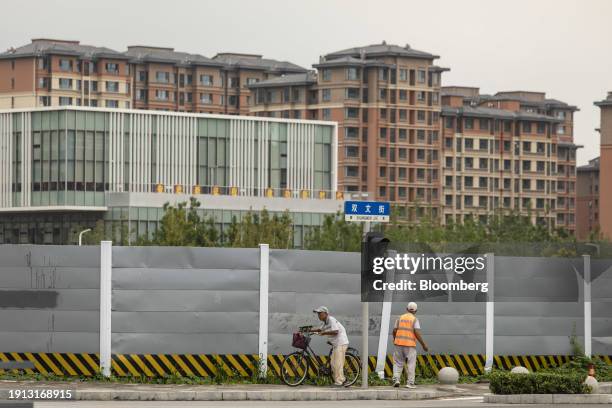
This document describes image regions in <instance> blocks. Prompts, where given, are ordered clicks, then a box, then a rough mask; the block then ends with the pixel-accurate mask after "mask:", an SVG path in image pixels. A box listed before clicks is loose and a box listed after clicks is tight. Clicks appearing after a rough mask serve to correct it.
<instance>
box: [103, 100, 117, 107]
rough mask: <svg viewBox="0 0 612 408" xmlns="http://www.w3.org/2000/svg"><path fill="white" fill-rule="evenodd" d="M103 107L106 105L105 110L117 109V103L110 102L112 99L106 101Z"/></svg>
mask: <svg viewBox="0 0 612 408" xmlns="http://www.w3.org/2000/svg"><path fill="white" fill-rule="evenodd" d="M105 105H106V107H107V108H118V107H119V101H116V100H112V99H107V100H106V104H105Z"/></svg>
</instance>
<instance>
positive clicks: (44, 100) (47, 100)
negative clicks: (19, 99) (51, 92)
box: [38, 96, 51, 106]
mask: <svg viewBox="0 0 612 408" xmlns="http://www.w3.org/2000/svg"><path fill="white" fill-rule="evenodd" d="M38 103H39V104H40V105H42V106H51V97H50V96H39V97H38Z"/></svg>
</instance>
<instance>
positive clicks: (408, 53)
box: [325, 41, 440, 60]
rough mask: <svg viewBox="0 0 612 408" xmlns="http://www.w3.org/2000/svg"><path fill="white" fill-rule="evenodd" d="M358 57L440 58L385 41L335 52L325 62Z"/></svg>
mask: <svg viewBox="0 0 612 408" xmlns="http://www.w3.org/2000/svg"><path fill="white" fill-rule="evenodd" d="M347 56H351V57H356V58H375V57H390V56H398V57H407V58H420V59H428V60H433V59H435V58H440V57H439V56H438V55H434V54H430V53H428V52H425V51H419V50H415V49H413V48H411V47H410V45H408V44H406V45H405V46H403V47H402V46H399V45H394V44H387V42H386V41H383V42H382V43H380V44H372V45H366V46H363V47H354V48H347V49H345V50H340V51H334V52H331V53H329V54H326V55H325V60H331V59H336V58H341V57H347Z"/></svg>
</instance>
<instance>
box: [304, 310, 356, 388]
mask: <svg viewBox="0 0 612 408" xmlns="http://www.w3.org/2000/svg"><path fill="white" fill-rule="evenodd" d="M313 312H314V313H317V315H318V316H319V320H321V321H322V322H323V324H322V325H321V327H320V328H318V329H310V331H311V332H312V333H317V334H319V335H320V336H329V343H330V344H331V346H332V354H331V370H332V378H333V380H334V386H335V387H342V386H345V387H348V386H349V385H350V384H348V383H347V381H346V378H345V377H344V356H345V354H346V349H347V348H348V344H349V341H348V337H347V335H346V329H345V328H344V326H343V325H342V324H340V322H339V321H338V320H337V319H336V318H335V317H333V316H330V314H329V309H328V308H327V307H325V306H319V307H318V308H316V309H315V310H313Z"/></svg>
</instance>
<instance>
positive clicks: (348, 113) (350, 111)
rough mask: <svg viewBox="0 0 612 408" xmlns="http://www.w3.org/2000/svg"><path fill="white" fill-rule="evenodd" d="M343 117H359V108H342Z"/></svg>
mask: <svg viewBox="0 0 612 408" xmlns="http://www.w3.org/2000/svg"><path fill="white" fill-rule="evenodd" d="M344 117H345V118H346V119H358V118H359V109H358V108H345V109H344Z"/></svg>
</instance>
